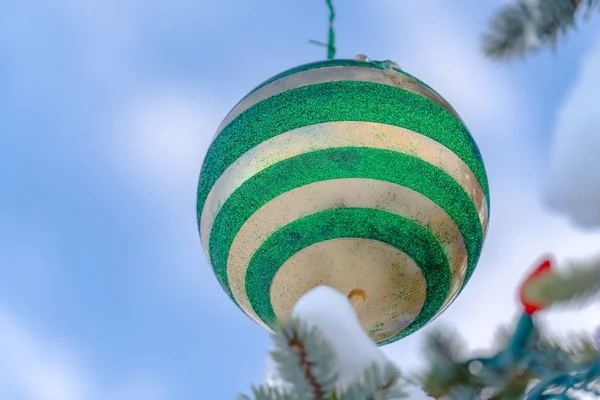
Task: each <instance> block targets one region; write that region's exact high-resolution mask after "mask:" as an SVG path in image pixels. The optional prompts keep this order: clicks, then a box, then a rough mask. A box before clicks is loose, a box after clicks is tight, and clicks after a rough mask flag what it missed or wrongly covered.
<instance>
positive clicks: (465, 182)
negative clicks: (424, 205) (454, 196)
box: [200, 121, 487, 255]
mask: <svg viewBox="0 0 600 400" xmlns="http://www.w3.org/2000/svg"><path fill="white" fill-rule="evenodd" d="M336 147H368V148H373V149H382V150H391V151H396V152H399V153H405V154H410V155H413V156H415V157H419V158H420V159H422V160H423V161H426V162H428V163H430V164H432V165H435V166H436V167H438V168H440V169H441V170H443V171H444V172H446V173H447V174H448V175H450V176H451V177H452V178H454V179H455V180H456V182H457V183H458V184H459V185H460V186H462V188H463V189H464V190H465V191H466V192H467V194H468V195H469V197H470V198H471V200H472V201H473V204H474V205H475V207H476V208H477V210H478V212H479V219H480V221H481V224H482V226H486V225H487V212H486V211H487V208H486V199H485V194H484V193H483V190H482V188H481V185H480V184H479V182H478V181H477V178H475V175H474V174H473V172H472V171H471V170H470V169H469V167H468V166H467V165H466V164H465V163H464V162H463V161H462V160H461V159H460V158H459V157H458V156H457V155H456V154H454V153H453V152H452V151H451V150H450V149H448V148H447V147H445V146H444V145H442V144H440V143H438V142H436V141H435V140H433V139H430V138H428V137H427V136H424V135H421V134H419V133H416V132H413V131H410V130H408V129H405V128H400V127H397V126H393V125H386V124H379V123H373V122H357V121H340V122H327V123H323V124H317V125H310V126H306V127H302V128H298V129H294V130H291V131H289V132H286V133H283V134H281V135H278V136H276V137H274V138H271V139H269V140H267V141H265V142H263V143H261V144H259V145H258V146H256V147H254V148H253V149H251V150H249V151H248V152H246V153H245V154H243V155H242V156H241V157H240V158H239V159H237V160H236V161H235V162H234V163H233V164H231V165H230V166H229V167H228V168H227V169H226V170H225V171H224V172H223V174H222V175H221V176H220V177H219V179H217V181H216V182H215V184H214V186H213V187H212V189H211V190H210V192H209V194H208V197H207V198H206V202H205V203H204V208H203V209H202V215H201V219H200V237H201V239H202V244H203V246H204V250H205V251H206V254H207V255H208V254H209V253H208V243H209V241H208V238H209V237H210V232H211V230H212V225H213V223H214V220H215V216H216V215H217V213H218V212H219V209H220V208H221V206H222V205H223V204H224V203H225V201H226V200H227V199H228V198H229V196H231V194H232V193H233V192H234V191H235V190H236V189H237V188H239V187H240V186H241V185H242V184H243V183H244V182H246V181H247V180H248V179H250V178H251V177H252V176H254V175H256V174H257V173H258V172H260V171H262V170H264V169H266V168H268V167H270V166H272V165H274V164H276V163H278V162H281V161H283V160H285V159H288V158H291V157H295V156H298V155H300V154H305V153H309V152H312V151H317V150H324V149H329V148H336ZM390 167H391V166H390ZM484 232H485V231H484Z"/></svg>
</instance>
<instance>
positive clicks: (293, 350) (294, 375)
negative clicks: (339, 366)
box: [271, 319, 337, 400]
mask: <svg viewBox="0 0 600 400" xmlns="http://www.w3.org/2000/svg"><path fill="white" fill-rule="evenodd" d="M273 342H274V344H275V349H274V350H273V351H272V352H271V357H272V358H273V360H274V361H275V362H276V363H277V364H278V366H279V367H278V370H279V374H280V376H281V378H282V379H283V380H284V381H286V382H288V383H290V384H291V385H293V387H294V388H295V391H296V392H298V393H304V394H305V396H304V397H300V399H302V400H304V399H306V400H326V399H329V397H330V396H331V395H332V393H333V392H334V390H335V384H336V381H337V376H336V372H335V371H336V368H335V356H334V354H333V350H332V348H331V346H330V345H329V343H327V341H326V340H325V339H324V338H323V336H322V335H321V334H320V333H319V332H318V331H317V329H316V328H309V327H308V325H307V324H305V323H303V322H302V321H301V320H299V319H290V320H289V321H287V322H286V323H283V324H281V325H280V326H279V328H278V329H277V330H276V331H275V332H274V333H273Z"/></svg>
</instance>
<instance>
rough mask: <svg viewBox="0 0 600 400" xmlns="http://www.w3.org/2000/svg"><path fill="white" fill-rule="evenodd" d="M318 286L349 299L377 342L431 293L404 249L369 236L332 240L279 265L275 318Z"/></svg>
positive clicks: (283, 315)
mask: <svg viewBox="0 0 600 400" xmlns="http://www.w3.org/2000/svg"><path fill="white" fill-rule="evenodd" d="M319 285H327V286H331V287H333V288H335V289H337V290H338V291H340V292H341V293H343V294H345V295H348V297H349V298H351V301H352V303H353V305H354V307H355V310H356V314H357V316H358V319H359V320H360V323H361V325H362V326H363V328H364V330H365V332H367V333H368V334H369V335H370V336H371V338H372V339H373V340H374V341H375V342H381V341H383V340H386V339H388V338H390V337H392V336H395V335H397V334H398V333H399V332H401V331H402V330H404V329H405V328H406V327H407V326H408V325H410V323H411V322H413V321H414V320H415V318H416V317H417V315H419V313H420V312H421V309H422V308H423V304H425V297H426V295H427V283H426V281H425V277H424V276H423V273H422V272H421V269H420V268H419V266H418V265H417V264H416V263H415V262H414V260H412V259H411V258H410V257H409V256H408V255H407V254H406V253H404V252H402V251H400V250H398V249H396V248H395V247H393V246H391V245H389V244H387V243H383V242H379V241H376V240H371V239H359V238H341V239H332V240H326V241H323V242H319V243H316V244H314V245H312V246H309V247H307V248H305V249H303V250H301V251H299V252H298V253H296V254H294V256H292V257H291V258H290V259H289V260H287V261H286V262H285V263H284V264H283V265H282V266H281V268H279V271H277V273H276V274H275V277H274V278H273V282H272V284H271V289H270V295H271V304H272V305H273V310H274V311H275V315H276V316H277V319H278V320H284V319H286V318H288V317H289V316H290V315H291V311H292V309H293V307H294V305H295V304H296V302H297V301H298V299H300V297H302V295H304V294H305V293H306V292H308V291H309V290H310V289H312V288H314V287H316V286H319ZM353 293H355V294H356V293H359V294H360V295H355V296H352V294H353Z"/></svg>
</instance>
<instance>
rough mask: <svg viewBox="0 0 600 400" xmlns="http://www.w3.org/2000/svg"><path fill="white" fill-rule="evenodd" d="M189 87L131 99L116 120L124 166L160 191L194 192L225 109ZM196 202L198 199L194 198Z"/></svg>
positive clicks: (154, 92) (120, 162)
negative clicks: (194, 93)
mask: <svg viewBox="0 0 600 400" xmlns="http://www.w3.org/2000/svg"><path fill="white" fill-rule="evenodd" d="M215 108H216V107H214V106H210V105H208V103H207V102H203V101H202V100H201V99H199V98H198V97H197V96H195V95H193V94H191V93H190V91H186V90H180V89H177V88H175V89H173V88H166V89H162V88H160V89H157V90H153V91H149V92H145V93H142V94H140V95H139V96H137V97H134V98H132V99H131V100H130V101H129V102H128V103H127V104H126V105H125V106H124V107H123V110H122V113H121V115H120V116H119V118H118V119H117V120H116V131H117V132H116V135H115V136H114V139H115V144H116V153H117V157H116V158H117V160H118V161H119V167H120V168H122V169H123V170H125V171H128V172H129V173H131V174H133V175H132V176H133V177H134V178H135V179H141V180H142V181H145V182H146V183H147V184H149V185H150V186H152V187H153V188H155V189H158V190H159V191H161V192H163V193H165V194H169V195H172V194H174V193H173V192H174V191H175V192H177V193H176V194H182V193H185V194H186V197H190V196H191V197H192V198H193V197H194V196H195V192H196V187H197V185H198V176H199V174H200V168H201V167H202V161H203V159H204V156H205V153H206V151H207V149H208V145H209V143H210V139H211V138H212V136H213V135H214V132H215V131H216V129H217V127H218V124H219V121H220V118H221V116H222V115H221V114H223V113H222V110H218V111H217V112H213V111H212V110H214V109H215ZM192 202H193V200H192Z"/></svg>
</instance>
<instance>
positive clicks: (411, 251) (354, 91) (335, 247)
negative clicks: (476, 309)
mask: <svg viewBox="0 0 600 400" xmlns="http://www.w3.org/2000/svg"><path fill="white" fill-rule="evenodd" d="M394 65H395V64H391V63H386V62H374V61H360V60H328V61H324V62H318V63H313V64H308V65H303V66H300V67H297V68H294V69H292V70H289V71H286V72H283V73H282V74H279V75H277V76H275V77H273V78H271V79H269V80H268V81H266V82H265V83H263V84H262V85H260V86H259V87H257V88H256V89H254V90H253V91H252V92H251V93H250V94H248V95H247V96H246V97H245V98H244V99H243V100H242V101H240V102H239V103H238V104H237V105H236V106H235V107H234V108H233V110H232V111H231V112H230V113H229V115H227V116H226V117H225V119H224V121H223V123H222V124H221V126H220V127H219V129H218V131H217V134H216V135H215V137H214V139H213V142H212V144H211V146H210V149H209V151H208V153H207V155H206V158H205V161H204V165H203V168H202V172H201V175H200V182H199V188H198V203H197V207H198V208H197V210H198V223H199V227H200V235H201V240H202V245H203V247H204V249H205V252H206V253H207V255H208V257H209V259H210V262H211V264H212V266H213V268H214V271H215V274H216V276H217V278H218V280H219V282H220V283H221V285H222V287H223V289H224V290H225V291H226V292H227V294H228V295H229V296H230V298H231V299H232V300H233V301H234V302H235V303H236V304H237V305H238V306H239V307H240V308H241V309H242V310H243V311H244V312H245V313H246V314H247V315H249V316H250V317H251V318H252V319H254V320H255V321H256V322H258V323H259V324H261V325H263V326H264V327H266V328H269V327H273V326H274V324H275V323H276V322H277V320H279V319H282V318H287V317H289V316H290V313H291V311H292V308H293V306H294V304H295V303H296V301H297V300H298V299H299V298H300V297H301V296H302V295H303V294H305V293H306V292H307V291H309V290H310V289H311V288H314V287H316V286H318V285H328V286H331V287H334V288H336V289H337V290H339V291H341V292H343V293H347V294H348V296H349V298H350V301H351V303H352V304H353V305H354V306H355V307H356V310H357V313H358V315H359V319H360V321H361V324H362V325H363V327H364V328H365V330H366V331H367V332H368V333H369V335H370V336H371V337H372V338H373V339H374V340H375V341H376V342H377V343H378V344H386V343H390V342H393V341H395V340H398V339H400V338H402V337H404V336H406V335H408V334H410V333H412V332H414V331H416V330H417V329H419V328H420V327H422V326H424V325H425V324H427V323H428V322H430V321H431V320H432V319H434V318H435V317H437V316H438V315H439V314H440V313H441V312H443V311H444V310H445V309H446V308H447V307H448V306H449V305H450V304H451V303H452V301H453V300H454V299H455V298H456V296H457V295H458V293H459V292H460V290H461V289H462V288H463V287H464V285H465V284H466V282H467V281H468V279H469V278H470V276H471V274H472V272H473V270H474V268H475V266H476V264H477V260H478V258H479V255H480V253H481V248H482V245H483V241H484V239H485V233H486V231H487V224H488V217H489V216H488V213H489V211H488V210H489V191H488V183H487V177H486V173H485V168H484V165H483V161H482V159H481V155H480V153H479V150H478V148H477V145H476V144H475V142H474V141H473V139H472V138H471V135H470V134H469V132H468V130H467V128H466V127H465V125H464V124H463V122H462V120H461V119H460V117H459V116H458V113H457V112H456V111H455V110H454V109H453V108H452V106H450V104H448V103H447V102H446V101H445V100H444V99H443V98H442V97H441V96H440V95H439V94H437V93H436V92H435V91H434V90H433V89H431V88H429V87H428V86H427V85H425V84H424V83H422V82H420V81H419V80H417V79H416V78H414V77H412V76H410V75H408V74H406V73H404V72H403V71H401V70H399V69H395V68H394Z"/></svg>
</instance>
